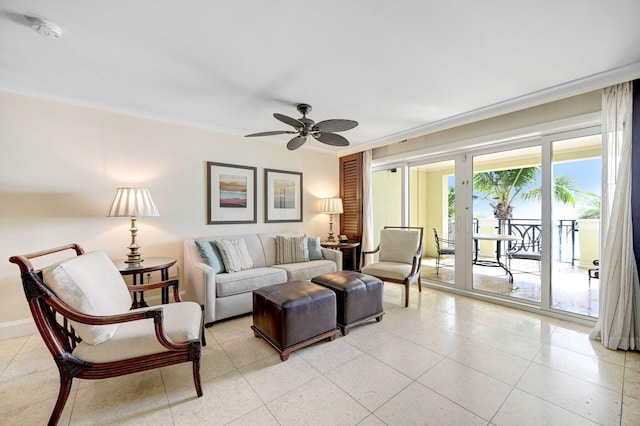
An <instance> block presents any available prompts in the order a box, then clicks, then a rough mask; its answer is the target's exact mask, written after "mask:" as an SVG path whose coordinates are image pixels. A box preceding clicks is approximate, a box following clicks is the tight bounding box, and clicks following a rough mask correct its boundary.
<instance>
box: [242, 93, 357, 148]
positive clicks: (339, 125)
mask: <svg viewBox="0 0 640 426" xmlns="http://www.w3.org/2000/svg"><path fill="white" fill-rule="evenodd" d="M297 108H298V112H300V114H302V118H299V119H295V118H291V117H287V116H286V115H282V114H278V113H277V112H276V113H274V114H273V116H274V117H275V118H276V119H277V120H280V121H282V122H283V123H285V124H288V125H289V126H293V127H294V128H295V131H293V130H275V131H271V132H260V133H252V134H250V135H246V136H245V137H248V138H250V137H254V136H273V135H285V134H291V135H294V134H297V136H294V138H293V139H291V140H290V141H289V142H288V143H287V148H288V149H289V151H293V150H294V149H298V148H300V147H301V146H302V145H303V144H304V143H305V142H306V141H307V137H309V136H312V137H313V138H315V139H316V140H318V141H319V142H322V143H325V144H327V145H332V146H349V141H348V140H347V139H346V138H344V137H343V136H340V135H337V134H335V133H333V132H344V131H345V130H350V129H353V128H354V127H356V126H357V125H358V122H357V121H353V120H340V119H336V120H324V121H320V122H318V123H316V122H315V121H313V120H312V119H310V118H307V114H308V113H309V112H310V111H311V105H308V104H298V107H297Z"/></svg>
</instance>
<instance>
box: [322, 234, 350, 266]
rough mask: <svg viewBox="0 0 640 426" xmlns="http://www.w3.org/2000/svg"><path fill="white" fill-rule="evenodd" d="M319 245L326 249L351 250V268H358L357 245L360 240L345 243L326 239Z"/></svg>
mask: <svg viewBox="0 0 640 426" xmlns="http://www.w3.org/2000/svg"><path fill="white" fill-rule="evenodd" d="M320 246H322V247H324V248H328V249H334V250H340V251H344V250H349V249H350V250H351V260H352V263H353V270H354V271H357V270H358V250H357V249H358V247H359V246H360V241H348V242H346V243H330V242H327V241H322V242H320Z"/></svg>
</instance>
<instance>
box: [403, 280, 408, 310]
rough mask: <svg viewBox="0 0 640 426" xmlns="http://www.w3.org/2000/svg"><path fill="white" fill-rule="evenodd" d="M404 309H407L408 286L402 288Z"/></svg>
mask: <svg viewBox="0 0 640 426" xmlns="http://www.w3.org/2000/svg"><path fill="white" fill-rule="evenodd" d="M404 307H405V308H408V307H409V286H408V285H405V286H404Z"/></svg>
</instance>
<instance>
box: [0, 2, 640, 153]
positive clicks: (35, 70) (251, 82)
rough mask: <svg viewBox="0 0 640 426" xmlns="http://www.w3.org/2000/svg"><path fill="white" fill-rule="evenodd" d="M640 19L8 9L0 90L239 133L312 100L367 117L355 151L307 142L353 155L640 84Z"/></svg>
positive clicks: (0, 7) (625, 14)
mask: <svg viewBox="0 0 640 426" xmlns="http://www.w3.org/2000/svg"><path fill="white" fill-rule="evenodd" d="M24 14H35V15H38V16H42V17H45V18H47V19H49V20H51V21H52V22H54V23H55V24H56V25H58V26H59V27H61V28H62V30H63V35H62V38H61V39H60V40H54V39H50V38H45V37H43V36H41V35H39V34H38V33H36V32H35V31H32V30H31V28H30V27H29V25H28V22H27V20H26V19H25V18H24V16H23V15H24ZM638 17H640V1H638V0H535V1H532V0H485V1H478V0H457V1H446V0H438V1H429V0H396V1H382V0H323V1H313V2H312V1H308V0H270V1H263V0H233V1H205V0H180V1H176V0H109V1H95V0H91V1H89V0H3V1H2V2H1V3H0V89H2V90H6V91H10V92H16V93H22V94H26V95H32V96H37V97H42V98H47V99H54V100H60V101H63V102H70V103H74V104H79V105H86V106H90V107H94V108H99V109H105V110H110V111H119V112H124V113H128V114H135V115H138V116H145V117H150V118H154V119H160V120H166V121H170V122H175V123H182V124H187V125H193V126H197V127H202V128H207V129H213V130H216V131H220V132H223V133H229V134H237V135H245V134H249V133H255V132H262V131H269V130H290V128H288V126H287V125H285V124H283V123H280V122H279V121H277V120H276V119H275V118H273V116H272V114H273V113H274V112H279V113H281V114H285V115H288V116H291V117H295V118H298V117H300V115H299V114H298V112H297V111H296V108H295V105H296V104H298V103H301V102H304V103H309V104H311V105H312V107H313V111H312V112H311V113H310V114H309V117H310V118H312V119H314V120H316V121H321V120H325V119H330V118H346V119H352V120H356V121H358V122H359V123H360V125H359V126H358V127H356V128H355V129H353V130H349V131H347V132H344V133H342V135H343V136H345V137H346V138H348V139H349V140H350V141H351V143H352V145H351V146H350V147H348V148H346V149H345V148H342V149H339V148H333V147H327V146H326V145H322V144H320V143H318V142H317V141H313V142H307V146H309V147H310V148H316V149H327V150H329V151H330V152H337V153H339V154H343V153H349V152H355V151H359V150H362V149H364V148H369V147H374V146H379V145H382V144H386V143H391V142H397V141H399V140H402V139H406V138H409V137H413V136H417V135H419V134H423V133H425V132H427V131H429V130H434V129H440V128H444V127H447V126H452V125H455V124H462V123H463V122H465V121H470V120H473V119H480V118H485V117H487V116H491V115H497V114H499V113H505V112H509V111H512V110H515V109H518V108H523V107H527V106H532V105H535V104H539V103H542V102H547V101H550V100H555V99H558V98H561V97H565V96H570V95H574V94H577V93H581V92H585V91H589V90H594V89H598V88H601V87H604V86H606V85H609V84H613V83H617V82H621V81H625V80H630V79H634V78H639V77H640V24H639V23H638ZM263 139H264V140H265V142H267V141H271V142H274V143H279V144H281V145H283V146H284V145H285V144H286V142H287V141H288V139H289V137H288V135H283V136H274V137H269V138H263ZM178 143H179V141H176V144H178Z"/></svg>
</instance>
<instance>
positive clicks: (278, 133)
mask: <svg viewBox="0 0 640 426" xmlns="http://www.w3.org/2000/svg"><path fill="white" fill-rule="evenodd" d="M294 133H298V132H294V131H292V130H274V131H272V132H260V133H252V134H250V135H245V138H252V137H254V136H273V135H286V134H294Z"/></svg>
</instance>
